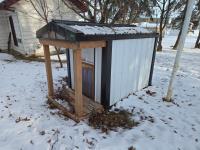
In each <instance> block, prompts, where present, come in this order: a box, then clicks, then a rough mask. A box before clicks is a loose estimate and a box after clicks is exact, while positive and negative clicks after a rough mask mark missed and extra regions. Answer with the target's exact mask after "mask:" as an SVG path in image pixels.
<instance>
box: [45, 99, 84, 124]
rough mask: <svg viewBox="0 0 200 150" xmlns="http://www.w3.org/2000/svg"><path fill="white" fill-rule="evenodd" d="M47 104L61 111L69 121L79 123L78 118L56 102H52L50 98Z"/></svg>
mask: <svg viewBox="0 0 200 150" xmlns="http://www.w3.org/2000/svg"><path fill="white" fill-rule="evenodd" d="M48 100H49V102H50V103H51V104H52V105H54V106H55V107H56V108H58V109H60V110H61V111H62V113H63V114H64V115H65V116H67V117H69V118H70V119H72V120H74V121H76V122H79V121H80V120H79V118H77V117H76V116H75V115H74V114H72V113H70V112H69V111H68V110H67V109H66V108H65V107H63V106H62V105H61V104H59V103H58V102H56V101H55V100H53V99H52V98H51V97H48Z"/></svg>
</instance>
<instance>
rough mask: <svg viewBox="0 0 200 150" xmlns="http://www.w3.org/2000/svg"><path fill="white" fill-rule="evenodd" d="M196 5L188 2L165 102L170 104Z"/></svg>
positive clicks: (191, 0) (192, 0) (191, 1)
mask: <svg viewBox="0 0 200 150" xmlns="http://www.w3.org/2000/svg"><path fill="white" fill-rule="evenodd" d="M194 4H195V0H188V3H187V11H186V15H185V19H184V23H183V30H182V34H181V36H180V42H179V45H178V47H177V54H176V58H175V62H174V67H173V71H172V75H171V78H170V82H169V87H168V91H167V96H166V98H165V100H166V101H168V102H171V101H172V94H173V83H174V80H175V77H176V73H177V71H178V69H179V63H180V58H181V54H182V51H183V47H184V44H185V40H186V35H187V32H188V28H189V24H190V19H191V16H192V11H193V6H194Z"/></svg>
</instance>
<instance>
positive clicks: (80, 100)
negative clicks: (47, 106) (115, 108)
mask: <svg viewBox="0 0 200 150" xmlns="http://www.w3.org/2000/svg"><path fill="white" fill-rule="evenodd" d="M40 43H41V44H43V48H44V56H45V66H46V73H47V82H48V99H49V102H50V103H51V104H53V105H54V106H56V107H57V108H58V109H60V110H62V112H64V113H65V115H67V116H68V117H69V118H71V119H73V120H75V121H77V122H78V121H79V120H80V119H82V118H83V117H84V116H85V112H86V110H84V99H85V101H87V102H86V103H87V104H89V101H90V100H89V99H88V98H86V97H83V95H82V58H81V52H82V49H83V48H97V47H105V46H106V41H88V42H69V41H62V40H50V39H45V40H44V39H40ZM49 45H52V46H56V47H64V48H71V49H73V54H74V81H75V94H74V95H75V96H74V104H73V105H74V109H75V114H72V113H70V112H68V111H67V109H65V107H63V106H62V105H60V104H59V103H58V102H56V101H55V100H54V99H53V97H54V88H53V76H52V68H51V59H50V50H49ZM68 93H72V92H69V91H68ZM69 97H72V96H69ZM91 104H92V106H93V107H95V108H98V110H103V107H102V106H99V105H100V104H95V102H91ZM91 111H94V110H93V109H92V110H91Z"/></svg>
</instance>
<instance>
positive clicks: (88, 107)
mask: <svg viewBox="0 0 200 150" xmlns="http://www.w3.org/2000/svg"><path fill="white" fill-rule="evenodd" d="M62 96H63V98H64V99H67V101H68V102H69V103H70V104H71V105H72V106H74V100H75V92H74V91H73V90H71V89H70V88H67V89H66V91H64V92H63V95H62ZM83 107H84V110H83V112H84V115H88V114H89V113H91V112H92V111H97V112H101V111H103V110H104V109H103V106H102V105H101V104H99V103H97V102H95V101H93V100H91V99H90V98H88V97H86V96H84V95H83Z"/></svg>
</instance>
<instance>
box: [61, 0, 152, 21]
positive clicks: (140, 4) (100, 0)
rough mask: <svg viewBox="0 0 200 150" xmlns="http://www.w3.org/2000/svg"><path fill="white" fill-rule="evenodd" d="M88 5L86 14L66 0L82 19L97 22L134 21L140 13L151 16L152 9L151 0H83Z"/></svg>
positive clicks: (64, 0)
mask: <svg viewBox="0 0 200 150" xmlns="http://www.w3.org/2000/svg"><path fill="white" fill-rule="evenodd" d="M83 1H84V2H85V4H86V5H87V6H88V9H87V12H85V13H84V14H83V13H81V12H79V11H77V10H76V9H75V8H74V7H72V6H70V5H69V4H68V3H67V2H66V0H63V2H64V3H65V5H66V6H67V7H68V8H70V9H72V10H73V11H74V12H75V13H76V14H78V15H79V16H80V17H81V18H82V19H84V20H86V21H89V22H95V23H109V24H114V23H132V22H133V21H135V20H136V19H137V18H138V16H139V15H140V14H144V15H148V16H150V15H151V14H152V9H151V8H150V7H149V1H148V0H146V1H141V0H123V1H122V0H83Z"/></svg>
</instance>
